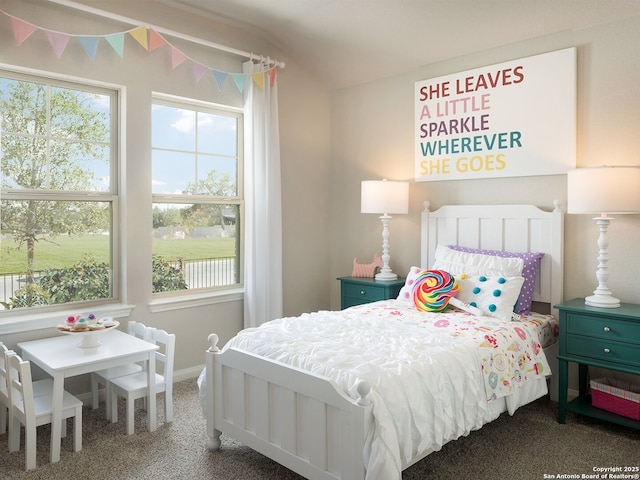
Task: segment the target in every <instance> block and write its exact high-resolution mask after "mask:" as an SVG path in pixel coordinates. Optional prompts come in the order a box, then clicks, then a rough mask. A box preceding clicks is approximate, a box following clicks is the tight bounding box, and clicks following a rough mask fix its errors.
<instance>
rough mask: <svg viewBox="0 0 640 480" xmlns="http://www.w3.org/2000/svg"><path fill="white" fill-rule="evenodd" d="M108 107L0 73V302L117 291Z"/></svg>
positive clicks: (98, 96)
mask: <svg viewBox="0 0 640 480" xmlns="http://www.w3.org/2000/svg"><path fill="white" fill-rule="evenodd" d="M116 105H117V92H116V91H113V90H108V89H104V88H98V87H95V88H94V87H91V86H87V85H84V84H83V85H76V84H72V83H70V82H62V81H54V80H50V79H45V78H40V77H33V76H27V75H18V74H14V73H10V72H0V122H1V123H0V170H1V172H2V183H1V188H2V190H1V192H0V206H1V210H0V282H1V283H0V310H2V309H4V310H14V309H23V310H25V309H29V310H28V311H33V309H46V308H53V307H52V306H54V305H55V306H59V305H62V304H80V305H85V304H86V305H90V304H96V303H98V301H100V302H101V303H104V301H105V300H106V299H108V300H115V299H116V298H117V295H118V294H117V292H118V285H117V279H118V268H117V265H118V264H117V262H114V257H115V253H114V252H116V251H117V235H116V234H115V228H116V227H115V226H116V225H117V222H116V218H117V211H118V209H117V204H118V197H117V184H116V181H115V179H116V178H117V169H116V167H117V161H116V157H115V156H116V151H117V148H116V135H115V134H114V132H116V131H117V130H116V127H115V122H116V118H117V114H116V108H117V107H116ZM5 313H8V312H5Z"/></svg>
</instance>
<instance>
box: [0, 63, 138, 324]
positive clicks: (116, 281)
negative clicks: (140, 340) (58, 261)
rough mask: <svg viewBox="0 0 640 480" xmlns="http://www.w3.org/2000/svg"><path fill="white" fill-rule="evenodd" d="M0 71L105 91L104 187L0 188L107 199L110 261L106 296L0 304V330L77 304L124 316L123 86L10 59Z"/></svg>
mask: <svg viewBox="0 0 640 480" xmlns="http://www.w3.org/2000/svg"><path fill="white" fill-rule="evenodd" d="M0 76H2V77H3V78H8V79H13V80H17V81H25V82H34V83H41V84H45V85H47V87H49V88H51V87H58V88H69V89H73V90H79V91H85V92H89V93H97V94H101V95H106V96H108V97H109V99H110V102H109V103H110V121H109V129H110V141H109V148H110V165H109V189H108V190H104V191H100V190H95V191H94V190H91V191H69V190H45V189H11V188H10V189H2V187H1V186H0V197H1V198H2V199H3V200H30V199H34V200H39V201H47V200H49V201H81V202H83V201H84V202H86V201H90V202H97V203H100V202H102V203H108V204H110V205H111V218H110V227H111V232H110V237H111V238H110V240H111V249H110V261H111V265H110V267H111V296H110V297H109V298H102V299H95V300H86V301H79V302H70V303H64V304H51V305H44V306H34V307H28V308H23V309H18V310H0V334H10V333H19V332H25V331H29V330H37V329H41V328H46V327H50V326H51V319H52V317H54V318H57V319H59V318H64V317H65V316H68V315H71V314H74V313H77V312H78V310H91V311H92V312H94V313H95V314H96V315H99V316H103V315H110V316H113V317H116V318H122V317H127V316H128V315H129V314H130V313H131V311H132V310H133V308H134V306H133V305H127V304H125V303H123V299H124V298H125V296H126V294H125V292H123V291H122V285H123V282H122V272H123V271H124V270H123V265H122V262H123V258H122V251H123V250H122V241H123V240H122V228H121V225H120V219H121V214H122V212H121V206H122V202H121V172H122V168H123V166H124V154H123V152H122V139H121V135H122V132H123V131H124V130H125V115H124V111H125V108H124V105H123V100H124V98H126V88H125V87H124V86H121V85H116V84H111V83H107V82H100V81H96V80H91V79H88V78H82V77H75V76H69V75H60V74H56V73H54V72H44V71H39V70H33V69H29V68H21V67H16V66H13V65H6V64H0Z"/></svg>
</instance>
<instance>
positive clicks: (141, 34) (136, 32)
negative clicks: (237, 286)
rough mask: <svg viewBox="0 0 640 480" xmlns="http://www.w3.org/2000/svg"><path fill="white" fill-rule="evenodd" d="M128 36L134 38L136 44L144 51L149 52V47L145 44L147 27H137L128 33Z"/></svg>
mask: <svg viewBox="0 0 640 480" xmlns="http://www.w3.org/2000/svg"><path fill="white" fill-rule="evenodd" d="M129 35H131V36H132V37H133V38H135V40H136V42H138V43H139V44H140V45H142V48H144V49H145V50H149V46H148V43H147V27H138V28H134V29H133V30H131V31H129Z"/></svg>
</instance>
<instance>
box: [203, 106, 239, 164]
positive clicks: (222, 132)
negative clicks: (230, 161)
mask: <svg viewBox="0 0 640 480" xmlns="http://www.w3.org/2000/svg"><path fill="white" fill-rule="evenodd" d="M237 139H238V120H237V119H236V118H235V117H229V116H223V115H214V114H212V113H202V112H200V113H198V151H199V152H206V153H216V154H219V155H230V156H234V157H235V156H236V155H237V153H238V141H237Z"/></svg>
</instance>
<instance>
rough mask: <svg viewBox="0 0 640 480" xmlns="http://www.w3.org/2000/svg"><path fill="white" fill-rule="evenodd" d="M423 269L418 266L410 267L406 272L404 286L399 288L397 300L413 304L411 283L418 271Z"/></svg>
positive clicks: (418, 273)
mask: <svg viewBox="0 0 640 480" xmlns="http://www.w3.org/2000/svg"><path fill="white" fill-rule="evenodd" d="M422 270H424V268H420V267H411V268H410V269H409V273H407V278H406V280H405V281H404V286H403V287H402V288H401V289H400V293H398V298H397V299H398V300H399V301H400V302H402V303H406V304H408V305H413V295H412V294H413V284H414V283H415V281H416V278H418V275H420V272H421V271H422Z"/></svg>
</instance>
